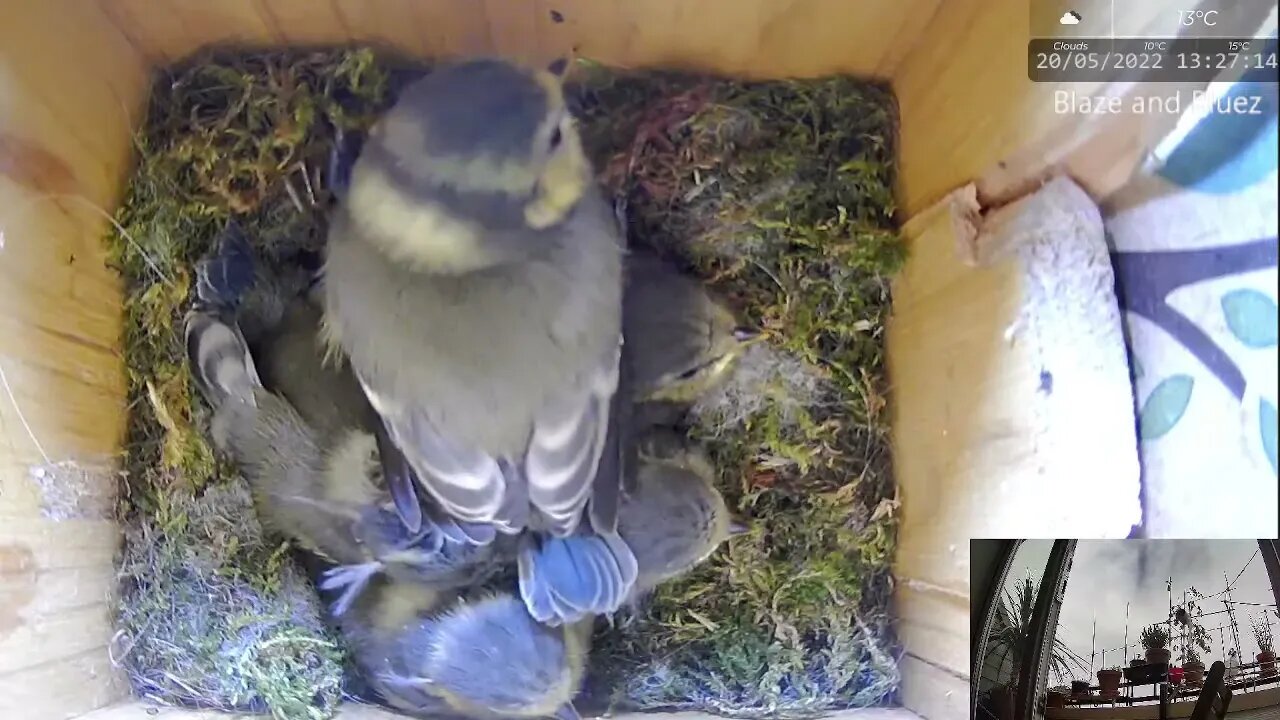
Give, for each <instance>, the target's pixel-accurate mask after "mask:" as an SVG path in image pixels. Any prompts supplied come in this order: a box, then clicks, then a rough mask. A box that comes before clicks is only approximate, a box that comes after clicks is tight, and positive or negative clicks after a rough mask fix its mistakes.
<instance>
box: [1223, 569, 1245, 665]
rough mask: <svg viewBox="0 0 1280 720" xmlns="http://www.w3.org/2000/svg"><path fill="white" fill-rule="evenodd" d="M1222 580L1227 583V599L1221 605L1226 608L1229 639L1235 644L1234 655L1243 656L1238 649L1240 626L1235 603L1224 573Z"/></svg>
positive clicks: (1228, 581)
mask: <svg viewBox="0 0 1280 720" xmlns="http://www.w3.org/2000/svg"><path fill="white" fill-rule="evenodd" d="M1222 579H1223V581H1225V582H1226V583H1227V589H1226V595H1227V599H1226V600H1223V601H1222V604H1223V605H1226V606H1227V618H1228V619H1229V620H1230V621H1231V639H1232V641H1234V642H1235V644H1236V654H1237V655H1240V656H1243V655H1244V650H1243V649H1241V647H1240V625H1239V624H1238V623H1237V622H1236V610H1235V603H1234V602H1232V601H1231V581H1230V580H1227V574H1226V573H1225V572H1224V573H1222Z"/></svg>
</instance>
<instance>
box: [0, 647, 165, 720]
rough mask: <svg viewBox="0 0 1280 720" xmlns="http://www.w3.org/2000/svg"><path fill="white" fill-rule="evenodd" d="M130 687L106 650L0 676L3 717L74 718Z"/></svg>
mask: <svg viewBox="0 0 1280 720" xmlns="http://www.w3.org/2000/svg"><path fill="white" fill-rule="evenodd" d="M127 693H128V683H127V681H126V680H125V679H124V677H123V676H122V673H121V671H120V669H119V668H117V667H115V666H113V665H112V663H111V660H110V657H109V656H108V654H107V651H106V649H105V648H95V649H94V650H91V651H89V652H86V653H82V654H80V655H76V656H74V657H70V658H66V659H64V660H60V661H57V662H52V663H46V664H44V665H38V666H35V667H29V668H25V669H22V670H19V671H17V672H12V673H8V674H5V675H0V717H4V718H42V719H43V718H50V719H51V718H74V717H82V716H84V714H85V713H87V712H89V711H91V710H95V709H97V708H100V707H103V706H104V705H108V704H111V703H115V702H117V701H119V700H120V699H121V698H123V697H125V696H126V695H127ZM144 717H145V716H144Z"/></svg>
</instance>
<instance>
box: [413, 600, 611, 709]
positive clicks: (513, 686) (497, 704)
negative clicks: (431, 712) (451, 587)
mask: <svg viewBox="0 0 1280 720" xmlns="http://www.w3.org/2000/svg"><path fill="white" fill-rule="evenodd" d="M431 636H432V642H431V643H430V645H431V646H430V648H427V649H426V652H425V653H424V654H423V655H422V657H421V660H422V661H421V664H420V666H419V668H420V675H421V677H423V678H428V679H430V684H429V687H430V692H432V693H434V694H436V695H437V696H439V697H442V698H444V699H445V700H446V701H447V702H448V703H449V704H450V705H451V706H452V707H454V708H455V709H457V710H459V711H461V712H464V713H468V714H474V715H477V716H485V715H493V716H500V717H521V718H539V717H572V716H573V715H572V699H573V696H574V695H576V694H577V692H578V688H579V685H580V683H581V679H582V673H583V669H584V667H585V663H586V657H585V648H584V647H583V646H582V641H581V637H580V636H579V635H577V634H575V633H574V632H572V631H571V630H570V629H569V628H564V627H561V628H550V627H547V626H545V625H542V624H540V623H538V622H537V621H535V620H534V619H533V617H532V616H530V615H529V612H528V610H526V609H525V606H524V603H523V602H521V601H520V599H519V598H517V597H515V596H513V595H508V594H501V595H496V596H492V597H488V598H484V599H482V600H479V601H475V602H464V603H461V604H459V605H458V606H456V607H455V608H454V609H452V610H450V611H448V612H446V613H444V614H442V615H441V616H439V617H438V618H437V619H435V620H434V622H433V627H432V629H431Z"/></svg>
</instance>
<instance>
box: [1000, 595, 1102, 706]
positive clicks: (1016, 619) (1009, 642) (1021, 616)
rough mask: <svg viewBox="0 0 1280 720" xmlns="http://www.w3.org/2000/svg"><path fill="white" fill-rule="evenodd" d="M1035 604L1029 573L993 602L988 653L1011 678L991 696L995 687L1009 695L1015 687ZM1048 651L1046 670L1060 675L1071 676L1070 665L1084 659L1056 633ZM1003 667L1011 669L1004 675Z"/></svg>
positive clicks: (1025, 649) (1081, 662) (1082, 665)
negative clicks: (994, 608) (993, 611)
mask: <svg viewBox="0 0 1280 720" xmlns="http://www.w3.org/2000/svg"><path fill="white" fill-rule="evenodd" d="M1035 607H1036V586H1035V584H1034V583H1033V582H1032V580H1031V578H1030V577H1027V578H1023V580H1022V581H1021V582H1019V583H1018V584H1017V585H1015V586H1014V587H1013V588H1010V589H1007V590H1005V592H1004V595H1003V596H1002V597H1001V598H1000V604H999V605H997V606H996V612H995V617H994V618H993V619H992V623H991V635H990V637H988V639H987V657H988V658H992V659H993V663H994V664H995V666H997V667H998V668H999V670H998V672H999V673H1000V675H1001V677H1009V678H1010V679H1009V681H1008V682H1007V683H1006V684H1004V685H1003V686H1001V687H1000V688H992V696H993V697H996V696H997V695H998V691H1007V692H1008V693H1009V696H1010V697H1012V696H1013V694H1014V693H1016V691H1017V683H1018V673H1019V671H1020V670H1021V669H1022V660H1023V655H1024V653H1026V651H1027V645H1028V643H1029V641H1030V640H1029V639H1030V637H1031V635H1032V628H1031V616H1032V614H1033V613H1034V612H1035ZM1049 653H1050V654H1049V670H1050V672H1052V673H1053V674H1054V675H1056V676H1057V677H1059V678H1066V677H1070V670H1071V666H1072V665H1075V666H1076V667H1078V668H1081V669H1083V668H1084V661H1083V660H1081V659H1080V657H1079V656H1077V655H1076V654H1075V653H1074V652H1072V651H1071V649H1070V648H1068V647H1067V645H1066V643H1064V642H1063V641H1062V638H1060V637H1057V634H1056V633H1054V638H1053V645H1052V646H1051V647H1050V648H1049ZM1006 669H1007V670H1009V671H1010V673H1009V675H1007V676H1006V675H1005V674H1004V673H1005V670H1006Z"/></svg>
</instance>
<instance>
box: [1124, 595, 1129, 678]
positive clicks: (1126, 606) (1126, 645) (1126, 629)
mask: <svg viewBox="0 0 1280 720" xmlns="http://www.w3.org/2000/svg"><path fill="white" fill-rule="evenodd" d="M1124 664H1125V665H1128V664H1129V603H1125V604H1124Z"/></svg>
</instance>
